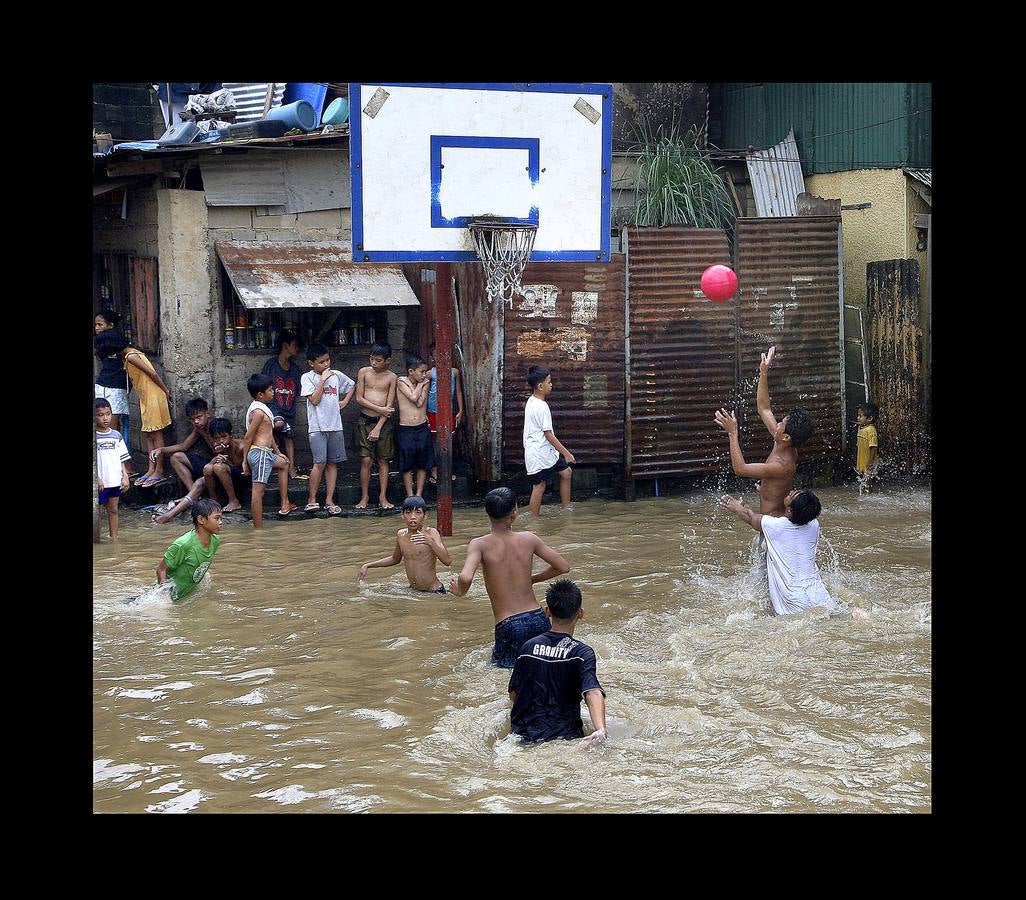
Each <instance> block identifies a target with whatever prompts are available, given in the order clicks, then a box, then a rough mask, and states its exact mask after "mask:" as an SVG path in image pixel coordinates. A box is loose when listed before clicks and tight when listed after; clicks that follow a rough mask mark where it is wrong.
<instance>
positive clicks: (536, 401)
mask: <svg viewBox="0 0 1026 900" xmlns="http://www.w3.org/2000/svg"><path fill="white" fill-rule="evenodd" d="M527 383H528V384H529V385H530V386H531V390H532V391H533V392H534V393H533V394H532V395H531V396H530V397H528V399H527V406H526V407H525V408H524V465H525V466H526V467H527V474H528V475H530V476H531V483H532V484H533V485H534V487H532V488H531V515H533V516H540V515H541V503H542V496H543V495H544V493H545V484H546V482H548V481H550V480H551V479H552V478H554V477H555V476H556V475H558V476H559V502H560V504H561V505H562V507H563V509H569V508H570V479H571V477H572V476H573V470H572V469H571V468H570V467H569V466H568V465H567V463H574V464H575V465H576V463H577V460H576V459H575V458H574V455H573V454H572V453H571V452H570V451H569V450H567V449H566V447H564V446H563V445H562V444H561V443H560V442H559V441H558V440H557V439H556V434H555V432H554V431H553V430H552V413H551V412H549V404H548V403H546V402H545V398H546V397H548V396H549V394H551V393H552V375H551V374H550V373H549V370H548V369H546V368H545V367H544V366H531V367H530V368H529V369H528V370H527Z"/></svg>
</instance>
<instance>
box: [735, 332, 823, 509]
mask: <svg viewBox="0 0 1026 900" xmlns="http://www.w3.org/2000/svg"><path fill="white" fill-rule="evenodd" d="M776 349H777V348H776V347H770V348H769V350H768V351H767V352H766V353H763V354H762V359H761V361H760V362H759V387H758V388H757V389H756V393H755V403H756V407H757V408H758V410H759V418H760V419H762V421H763V424H765V426H766V428H767V430H768V431H769V433H770V434H772V435H773V449H772V450H770V454H769V456H767V457H766V462H764V463H746V462H745V458H744V456H743V455H742V453H741V444H740V442H739V441H738V436H737V419H736V418H735V416H734V413H733V411H731V412H727V410H725V409H720V410H719V411H718V412H717V413H716V414H715V419H716V424H717V425H719V426H720V428H722V429H723V430H724V431H725V432H727V438H728V439H729V441H730V463H731V465H732V466H733V468H734V474H735V475H740V476H742V477H744V478H758V479H761V482H762V483H761V484H760V485H758V486H757V488H756V489H757V490H758V492H759V498H760V500H759V512H760V514H762V515H765V516H783V515H784V498H785V497H787V495H788V494H789V493H790V491H791V488H792V485H793V483H794V473H795V470H796V469H797V466H798V451H797V449H796V448H797V447H800V446H801V445H802V444H804V443H805V442H806V441H807V440H808V439H809V436H810V435H811V434H812V431H813V428H815V424H814V423H813V421H812V417H811V416H810V415H809V414H808V413H807V412H805V410H804V409H793V410H792V411H791V412H790V413H788V414H787V415H786V416H784V418H783V419H781V420H780V421H779V422H778V421H777V420H776V417H775V416H774V415H773V411H772V410H771V409H770V395H769V379H768V377H767V373H768V372H769V367H770V366H771V365H772V364H773V356H774V354H775V353H776Z"/></svg>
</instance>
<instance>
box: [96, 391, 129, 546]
mask: <svg viewBox="0 0 1026 900" xmlns="http://www.w3.org/2000/svg"><path fill="white" fill-rule="evenodd" d="M113 417H114V413H113V412H112V410H111V406H110V401H109V400H105V399H104V398H103V397H97V398H96V486H97V489H98V491H99V493H98V495H97V500H98V502H99V504H100V506H102V507H104V508H105V509H106V510H107V527H108V528H109V529H110V539H111V540H112V541H116V540H117V539H118V497H120V496H121V492H122V491H127V490H128V463H129V462H131V459H132V456H131V454H130V453H129V452H128V447H126V446H125V440H124V438H123V437H122V436H121V433H120V432H118V431H114V429H112V428H111V427H110V425H111V420H112V419H113Z"/></svg>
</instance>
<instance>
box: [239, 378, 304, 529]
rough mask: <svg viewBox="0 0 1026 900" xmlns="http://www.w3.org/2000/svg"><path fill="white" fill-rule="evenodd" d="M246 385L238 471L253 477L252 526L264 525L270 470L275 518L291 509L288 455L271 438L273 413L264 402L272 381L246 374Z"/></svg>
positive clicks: (269, 396) (270, 393) (271, 390)
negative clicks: (276, 502) (275, 487)
mask: <svg viewBox="0 0 1026 900" xmlns="http://www.w3.org/2000/svg"><path fill="white" fill-rule="evenodd" d="M246 389H247V390H248V391H249V395H250V396H251V397H252V398H253V402H252V403H250V404H249V409H248V410H246V437H245V439H244V441H243V446H242V454H243V456H242V474H243V475H249V476H250V477H251V478H252V479H253V497H252V499H251V500H250V503H249V509H250V512H251V513H253V527H254V528H263V525H264V491H265V490H266V489H267V482H268V481H270V479H271V473H272V472H277V473H278V493H279V496H280V497H281V507H280V508H279V510H278V516H279V518H282V517H285V516H287V515H288V514H289V513H290V512H292V510H294V509H295V508H296V507H295V504H294V503H291V502H290V501H289V458H288V457H287V456H285V455H284V454H283V453H281V452H280V451H279V450H278V444H277V443H276V442H275V440H274V413H272V412H271V408H270V407H269V406H268V405H267V404H268V403H269V402H270V401H271V400H273V399H274V382H273V381H271V379H270V378H269V377H268V376H267V375H263V374H260V375H250V376H249V380H248V381H247V382H246Z"/></svg>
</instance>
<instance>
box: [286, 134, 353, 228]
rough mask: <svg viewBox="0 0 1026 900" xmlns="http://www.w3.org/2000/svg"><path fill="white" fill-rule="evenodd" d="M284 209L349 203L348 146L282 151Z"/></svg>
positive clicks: (340, 206) (306, 209)
mask: <svg viewBox="0 0 1026 900" xmlns="http://www.w3.org/2000/svg"><path fill="white" fill-rule="evenodd" d="M285 193H286V196H287V198H288V199H287V201H286V204H285V212H287V213H299V212H313V211H315V210H320V209H346V208H348V207H349V206H352V194H351V188H350V180H349V151H348V150H341V149H339V150H334V149H333V150H300V149H296V150H293V151H292V152H290V153H286V154H285Z"/></svg>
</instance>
